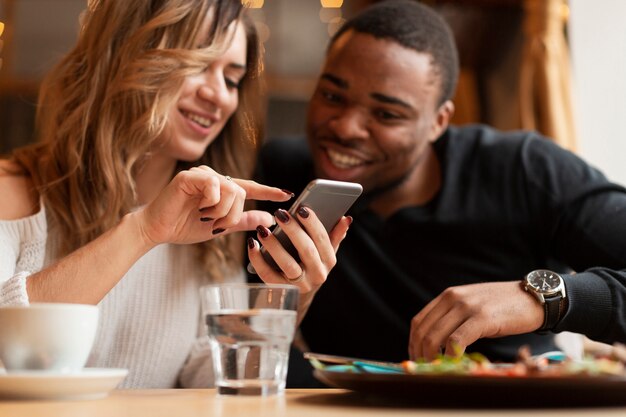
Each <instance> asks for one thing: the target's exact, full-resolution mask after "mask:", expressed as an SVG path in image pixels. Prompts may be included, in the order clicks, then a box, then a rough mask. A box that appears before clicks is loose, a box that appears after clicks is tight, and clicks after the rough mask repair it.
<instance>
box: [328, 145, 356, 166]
mask: <svg viewBox="0 0 626 417" xmlns="http://www.w3.org/2000/svg"><path fill="white" fill-rule="evenodd" d="M326 152H327V154H328V158H329V159H330V161H331V162H332V163H333V165H335V166H336V167H338V168H344V169H347V168H353V167H356V166H359V165H363V164H364V163H365V161H364V160H362V159H359V158H357V157H354V156H352V155H346V154H345V153H341V152H337V151H335V150H333V149H326Z"/></svg>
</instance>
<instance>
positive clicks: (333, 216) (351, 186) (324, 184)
mask: <svg viewBox="0 0 626 417" xmlns="http://www.w3.org/2000/svg"><path fill="white" fill-rule="evenodd" d="M362 192H363V187H362V186H361V184H357V183H355V182H344V181H331V180H322V179H316V180H313V181H311V182H310V183H309V184H308V185H307V186H306V188H305V189H304V190H303V191H302V193H301V194H300V196H299V197H298V198H297V199H296V201H295V202H294V203H293V204H292V206H291V208H290V209H289V214H290V215H291V217H292V218H293V219H294V220H296V221H298V216H297V215H296V210H298V208H300V206H305V207H307V208H310V209H311V210H313V211H314V212H315V214H316V215H317V217H318V219H319V220H320V221H321V222H322V224H323V225H324V228H325V229H326V231H327V232H330V231H331V230H332V229H333V227H335V225H336V224H337V222H338V221H339V220H340V219H341V217H342V216H343V215H344V214H346V212H347V211H348V209H349V208H350V207H351V206H352V204H353V203H354V202H355V201H356V199H357V198H358V197H359V196H360V195H361V193H362ZM298 223H300V222H299V221H298ZM272 233H273V234H274V236H276V239H278V241H279V242H280V243H281V244H282V245H283V247H284V248H285V250H287V252H289V254H290V255H291V256H293V257H294V259H296V260H297V261H298V262H299V261H300V257H299V256H298V251H297V250H296V248H295V247H294V246H293V244H292V243H291V240H289V237H287V235H286V234H285V233H284V232H283V231H282V229H281V228H280V226H276V227H275V228H274V230H273V231H272ZM261 254H262V255H263V257H264V258H265V260H266V261H267V263H268V264H270V265H271V266H272V267H274V268H275V269H280V268H279V267H278V265H276V262H274V259H272V257H271V255H270V254H269V253H267V251H266V250H265V248H264V247H261ZM248 272H250V273H252V274H255V273H256V272H255V271H254V267H253V266H252V264H248Z"/></svg>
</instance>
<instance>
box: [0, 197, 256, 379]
mask: <svg viewBox="0 0 626 417" xmlns="http://www.w3.org/2000/svg"><path fill="white" fill-rule="evenodd" d="M47 229H48V228H47V222H46V214H45V209H44V208H43V207H42V209H41V211H40V212H39V213H37V214H35V215H33V216H30V217H26V218H23V219H19V220H12V221H0V306H2V305H27V304H28V295H27V293H26V280H27V279H28V276H29V275H31V274H33V273H34V272H37V271H39V270H41V269H42V268H43V267H44V266H46V265H48V264H50V263H51V262H52V261H54V254H55V253H56V245H55V242H54V239H52V238H51V239H48V236H47ZM120 250H123V248H120ZM243 280H244V275H243V271H241V274H239V275H238V276H237V277H230V279H226V280H225V281H243ZM207 283H209V279H207V278H203V277H202V274H201V272H200V268H198V265H197V261H196V259H195V251H194V250H193V248H192V247H191V246H188V245H160V246H157V247H156V248H154V249H153V250H151V251H150V252H148V253H147V254H146V255H145V256H143V257H142V258H141V259H140V260H139V261H138V262H137V263H135V265H134V266H133V267H132V268H131V269H130V270H129V271H128V273H127V274H126V275H125V276H124V277H123V278H122V279H121V280H120V282H119V283H118V284H117V285H116V286H115V287H114V288H113V289H112V290H111V291H110V292H109V293H108V294H107V296H106V297H105V298H104V299H103V300H102V301H101V302H100V304H99V305H98V306H99V309H100V321H99V327H98V332H97V335H96V340H95V343H94V346H93V349H92V351H91V355H90V357H89V360H88V363H87V366H89V367H102V368H127V369H129V374H128V376H127V377H126V379H125V380H124V381H123V382H122V383H121V384H120V387H123V388H171V387H175V386H183V387H208V386H209V385H210V384H212V366H211V363H210V362H211V361H210V359H211V356H210V352H209V349H208V341H207V340H206V338H205V337H203V336H204V335H205V334H206V330H205V326H204V325H203V323H202V322H201V317H200V315H201V314H200V298H199V292H198V290H199V288H200V286H202V285H204V284H207Z"/></svg>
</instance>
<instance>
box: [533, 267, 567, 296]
mask: <svg viewBox="0 0 626 417" xmlns="http://www.w3.org/2000/svg"><path fill="white" fill-rule="evenodd" d="M526 280H527V281H528V284H529V285H530V286H531V287H533V289H535V290H536V291H538V292H541V293H550V292H553V291H555V290H556V289H557V288H558V287H559V285H561V277H559V276H558V275H557V274H556V273H554V272H552V271H547V270H543V269H542V270H538V271H533V272H531V273H530V274H528V277H527V278H526Z"/></svg>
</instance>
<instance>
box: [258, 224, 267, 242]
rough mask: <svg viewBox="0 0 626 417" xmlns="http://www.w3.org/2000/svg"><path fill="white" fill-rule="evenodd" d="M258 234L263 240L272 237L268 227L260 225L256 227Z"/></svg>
mask: <svg viewBox="0 0 626 417" xmlns="http://www.w3.org/2000/svg"><path fill="white" fill-rule="evenodd" d="M256 232H257V233H258V234H259V235H260V236H261V237H262V238H263V239H265V238H266V237H268V236H269V235H270V231H269V229H268V228H267V227H265V226H263V225H262V224H261V225H258V226H257V227H256Z"/></svg>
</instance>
